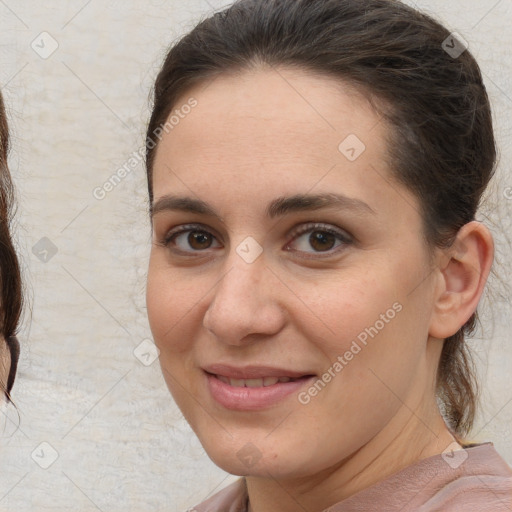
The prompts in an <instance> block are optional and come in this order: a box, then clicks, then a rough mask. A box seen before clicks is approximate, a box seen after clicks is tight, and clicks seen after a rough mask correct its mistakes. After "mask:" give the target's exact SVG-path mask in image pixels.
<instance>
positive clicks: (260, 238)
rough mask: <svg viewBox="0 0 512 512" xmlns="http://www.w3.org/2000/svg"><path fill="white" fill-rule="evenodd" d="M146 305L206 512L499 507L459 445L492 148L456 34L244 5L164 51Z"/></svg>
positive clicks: (484, 251)
mask: <svg viewBox="0 0 512 512" xmlns="http://www.w3.org/2000/svg"><path fill="white" fill-rule="evenodd" d="M147 142H148V144H147V148H148V149H147V172H148V184H149V195H150V205H151V218H152V226H153V246H152V251H151V259H150V264H149V274H148V285H147V306H148V315H149V321H150V324H151V329H152V332H153V335H154V339H155V342H156V344H157V345H158V347H159V349H160V363H161V366H162V370H163V373H164V376H165V379H166V382H167V384H168V386H169V389H170V391H171V392H172V394H173V396H174V398H175V400H176V402H177V403H178V405H179V407H180V408H181V410H182V412H183V414H184V416H185V417H186V418H187V421H188V422H189V423H190V425H191V427H192V428H193V429H194V431H195V433H196V434H197V436H198V438H199V439H200V441H201V443H202V444H203V446H204V448H205V450H206V452H207V453H208V455H209V456H210V457H211V458H212V460H213V461H214V462H215V463H216V464H217V465H218V466H220V467H221V468H223V469H224V470H226V471H228V472H230V473H233V474H236V475H243V476H244V478H242V479H240V480H239V481H237V482H236V483H235V484H233V485H231V486H229V487H228V488H226V489H224V490H223V491H221V492H220V493H219V494H217V495H216V496H214V497H212V498H210V499H209V500H208V501H206V502H204V503H203V504H202V505H199V506H197V507H196V509H195V510H197V511H209V512H212V511H223V512H224V511H235V510H236V511H251V512H266V511H274V510H280V511H303V510H308V511H322V510H326V509H328V510H329V511H332V512H334V511H340V512H341V511H344V512H345V511H355V510H385V511H390V510H397V511H398V510H402V511H404V510H422V511H423V510H424V511H426V510H443V511H445V510H452V511H454V510H462V509H464V510H465V511H469V510H471V511H472V510H475V511H476V510H479V511H480V510H509V509H510V507H512V499H511V495H512V472H511V470H510V468H509V467H508V466H507V464H506V463H505V462H504V461H503V459H502V458H501V457H500V456H499V455H498V454H497V453H496V451H495V450H494V448H493V446H492V444H491V443H486V444H481V445H471V443H470V442H469V441H468V440H467V435H468V432H469V431H470V429H471V427H472V424H473V419H474V415H475V407H476V397H477V390H476V386H475V378H474V374H473V370H472V364H471V358H470V355H469V353H468V351H467V347H466V345H465V336H466V335H467V334H468V333H470V332H471V330H472V328H473V326H474V323H475V318H476V313H475V311H476V308H477V304H478V302H479V299H480V297H481V295H482V291H483V289H484V286H485V283H486V280H487V277H488V275H489V271H490V268H491V264H492V260H493V240H492V236H491V234H490V232H489V230H488V229H487V228H486V227H485V226H484V225H483V224H481V223H480V222H477V221H476V220H475V214H476V211H477V207H478V204H479V201H480V198H481V196H482V193H483V191H484V189H485V188H486V186H487V184H488V182H489V180H490V179H491V177H492V174H493V171H494V165H495V156H496V152H495V143H494V136H493V129H492V122H491V113H490V108H489V101H488V97H487V94H486V91H485V88H484V85H483V84H482V77H481V74H480V71H479V68H478V65H477V64H476V62H475V60H474V59H473V57H472V56H471V54H470V53H469V52H468V51H467V50H466V47H465V45H464V42H462V41H460V40H458V39H457V38H455V37H454V36H453V35H451V34H450V33H449V32H448V31H447V30H446V29H445V28H444V27H442V26H441V25H440V24H439V23H437V22H436V21H434V20H433V19H431V18H430V17H428V16H425V15H423V14H420V13H419V12H417V11H415V10H413V9H412V8H410V7H407V6H405V5H403V4H402V3H400V2H397V1H393V0H316V1H314V2H313V1H311V0H241V1H239V2H237V3H235V4H234V5H233V6H231V7H230V8H228V9H226V10H225V11H223V12H222V13H219V14H216V15H214V16H212V17H210V18H208V19H206V20H204V21H203V22H201V23H200V24H199V25H198V26H197V27H196V28H195V29H194V30H192V32H190V33H189V34H188V35H186V36H185V37H184V38H183V39H182V40H181V41H179V42H178V43H177V44H176V45H175V46H174V47H173V48H171V50H170V51H169V53H168V55H167V58H166V59H165V62H164V65H163V67H162V70H161V72H160V74H159V76H158V78H157V81H156V85H155V99H154V109H153V113H152V117H151V120H150V123H149V127H148V139H147Z"/></svg>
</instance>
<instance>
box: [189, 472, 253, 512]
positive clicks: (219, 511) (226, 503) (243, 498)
mask: <svg viewBox="0 0 512 512" xmlns="http://www.w3.org/2000/svg"><path fill="white" fill-rule="evenodd" d="M187 512H247V487H246V485H245V480H244V479H243V478H241V479H239V480H237V481H236V482H234V483H232V484H231V485H228V486H227V487H226V488H224V489H222V490H221V491H219V492H218V493H217V494H214V495H213V496H212V497H211V498H208V499H207V500H206V501H203V502H202V503H201V504H200V505H196V506H195V507H194V508H192V509H189V510H188V511H187Z"/></svg>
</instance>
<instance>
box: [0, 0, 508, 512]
mask: <svg viewBox="0 0 512 512" xmlns="http://www.w3.org/2000/svg"><path fill="white" fill-rule="evenodd" d="M225 3H226V2H224V4H225ZM411 3H412V2H411ZM222 5H223V3H222V2H220V1H216V2H214V0H209V1H208V0H188V1H178V0H168V1H158V0H155V1H142V0H128V1H122V0H104V1H100V0H90V1H85V0H83V1H78V0H77V1H57V0H52V1H45V2H36V1H34V0H32V1H28V0H16V1H15V0H3V1H2V0H0V86H1V87H2V92H3V94H4V97H5V100H6V103H7V108H8V116H9V121H10V126H11V130H12V135H13V137H12V142H13V151H12V153H11V159H10V162H11V169H12V173H13V175H14V177H15V181H16V185H17V187H18V196H19V208H20V211H19V216H18V223H17V237H18V240H19V243H18V244H19V249H20V252H21V254H22V260H23V266H24V272H25V278H26V288H27V310H26V313H25V318H24V325H23V329H22V332H21V335H20V339H21V343H22V349H23V352H22V358H21V362H20V367H19V375H18V380H17V383H16V386H15V388H14V393H13V396H14V400H15V402H16V404H17V406H18V413H19V418H18V415H17V412H16V410H14V409H13V408H12V407H9V408H7V409H6V408H4V409H3V414H1V415H0V420H1V422H0V510H9V511H12V510H16V511H19V512H22V511H29V510H31V511H32V510H37V511H52V512H56V511H69V510H80V511H84V512H85V511H97V510H102V511H109V512H115V511H142V510H144V511H146V512H149V511H164V510H165V511H183V510H185V509H187V508H188V507H190V506H192V505H193V504H195V503H197V502H198V501H201V500H202V499H204V497H205V496H207V495H208V494H209V493H211V492H212V491H214V490H215V489H216V488H218V487H221V486H223V485H225V484H227V483H228V482H229V481H230V480H232V479H234V478H233V477H229V476H227V475H226V474H225V473H224V472H222V471H221V470H219V469H218V468H216V467H215V466H214V465H213V464H212V463H211V462H210V461H209V459H208V458H207V456H206V455H205V454H204V452H203V450H202V448H201V446H200V444H199V442H198V441H197V440H196V438H195V436H194V435H193V434H192V432H191V430H190V428H189V427H188V425H187V424H186V423H185V421H184V420H183V418H182V416H181V414H180V413H179V411H178V410H177V408H176V406H175V405H174V403H173V401H172V399H171V397H170V395H169V393H168V391H167V388H166V387H165V384H164V381H163V378H162V376H161V372H160V368H159V366H158V361H155V362H154V363H153V364H152V365H149V366H144V365H143V364H142V363H141V362H140V361H139V360H138V359H137V358H136V357H135V356H134V354H133V351H134V349H136V347H137V346H138V345H139V344H140V343H141V342H142V341H143V340H145V339H150V338H151V336H150V331H149V328H148V324H147V320H146V313H145V306H144V286H145V269H146V264H147V255H148V250H149V239H150V238H149V224H148V221H147V216H146V209H147V203H146V196H145V179H144V169H143V166H142V164H138V165H137V166H136V167H135V168H134V169H133V171H132V172H131V173H130V174H129V175H128V176H127V177H126V178H125V179H124V180H123V181H122V182H121V183H120V184H119V185H118V186H117V187H116V188H115V189H114V190H112V191H111V192H110V193H108V194H107V196H106V197H105V198H104V199H103V200H97V199H95V198H94V197H93V193H92V192H93V189H94V188H95V187H98V186H101V185H102V184H103V183H104V182H105V181H106V180H108V178H109V177H110V176H111V175H112V174H113V173H114V172H115V171H116V170H117V169H118V168H119V167H122V166H123V165H124V164H125V163H126V162H127V161H128V160H129V158H130V156H131V155H132V153H133V152H134V151H137V150H138V149H139V148H140V147H141V146H142V144H143V141H144V128H145V124H146V122H147V119H148V112H149V111H148V105H149V102H148V96H149V91H150V87H151V85H152V81H153V80H154V77H155V75H156V72H157V70H158V67H159V65H160V63H161V60H162V58H163V56H164V54H165V49H166V47H167V46H168V44H170V43H171V42H172V41H173V40H174V39H175V38H176V37H178V36H179V35H180V34H181V33H183V32H184V31H186V30H187V29H190V28H191V27H192V26H193V25H194V22H196V21H197V20H198V19H199V18H200V17H201V16H203V15H205V14H207V13H210V12H212V10H213V9H215V8H218V7H220V6H222ZM416 5H418V6H420V7H422V8H424V9H426V10H427V11H429V12H431V13H435V15H436V16H437V17H439V18H440V19H441V20H442V21H444V22H445V24H446V25H447V26H448V27H449V28H451V29H452V30H457V31H458V32H459V33H461V34H462V35H463V36H464V38H465V39H467V41H468V42H469V44H470V49H471V50H472V51H473V53H474V54H475V56H476V57H477V59H478V60H479V62H480V64H481V66H482V70H483V72H484V75H485V81H486V84H487V86H488V91H489V94H490V96H491V101H492V104H493V108H494V114H495V119H496V129H497V137H498V143H499V146H500V151H501V163H500V167H499V170H498V176H497V179H496V180H495V182H494V184H493V188H492V190H491V193H490V194H489V198H488V201H487V203H486V207H485V209H484V210H483V211H482V213H481V214H480V218H481V219H482V220H485V221H486V222H487V223H488V225H489V226H490V227H491V229H492V230H493V233H494V234H495V236H496V240H497V249H498V259H499V264H498V265H497V266H496V272H497V278H493V279H492V281H491V283H490V292H489V293H488V294H487V295H486V298H485V299H484V303H483V315H482V316H483V323H484V326H485V330H484V331H480V332H478V333H477V336H476V337H475V340H474V342H473V343H472V344H473V346H474V349H475V352H476V354H477V358H478V361H479V368H480V372H481V376H482V380H483V381H484V383H485V384H484V390H483V391H484V394H483V399H482V408H481V414H480V417H479V420H478V426H477V428H475V432H474V438H475V439H476V440H479V441H483V440H492V441H494V443H495V445H496V447H497V449H498V450H499V451H500V452H501V454H502V455H503V456H504V457H505V458H506V459H507V460H508V462H509V463H512V445H511V442H510V438H511V425H512V389H511V388H512V386H511V379H510V367H511V364H512V348H511V342H510V341H511V340H510V325H511V312H510V305H509V304H510V299H511V297H510V288H509V286H510V275H511V273H512V268H511V258H510V253H511V247H510V245H509V244H508V243H507V241H506V236H505V233H509V234H510V217H511V212H512V199H507V197H506V196H508V197H509V198H510V197H511V196H512V189H509V188H507V187H512V174H511V161H512V147H511V143H510V141H511V128H512V121H511V120H512V62H511V58H510V53H509V49H510V48H511V47H512V32H511V31H510V25H511V24H512V3H511V2H510V0H501V1H496V0H491V1H489V0H486V1H476V0H470V1H468V0H453V1H451V2H446V1H445V0H428V1H427V0H425V1H421V2H420V1H418V2H416ZM42 32H48V33H49V34H50V35H51V38H53V39H54V40H55V41H56V43H58V48H57V49H56V51H55V52H54V53H53V54H52V55H51V56H49V57H48V58H42V56H41V55H43V56H45V57H46V56H47V55H45V54H44V52H48V51H49V50H50V49H51V45H52V44H55V43H53V42H52V39H50V38H49V36H46V35H43V36H41V35H40V34H41V33H42ZM33 41H35V42H34V46H35V48H36V49H37V51H35V50H34V49H33V48H32V47H31V44H32V42H33ZM38 52H39V53H38ZM507 191H508V193H507ZM43 237H46V238H48V239H49V240H50V241H51V243H52V244H53V245H54V246H55V248H56V249H57V253H56V254H55V255H53V257H51V258H50V256H51V251H50V252H49V253H48V254H47V255H46V256H45V253H44V252H42V251H44V249H45V247H46V249H48V246H45V245H44V243H45V242H40V240H41V239H42V238H43ZM38 242H39V244H43V246H41V245H36V244H37V243H38ZM35 245H36V250H35V252H36V253H37V254H34V253H33V247H34V246H35ZM45 257H46V259H48V261H46V262H45V261H42V259H43V260H44V258H45ZM41 258H42V259H41ZM490 301H492V307H490V306H489V304H490V303H491V302H490ZM17 426H18V427H17ZM41 443H48V444H42V445H41ZM56 456H58V458H57V459H56V460H55V462H53V464H52V465H51V466H50V467H49V468H48V469H43V467H41V466H44V465H46V464H49V463H50V462H52V460H53V459H54V458H55V457H56Z"/></svg>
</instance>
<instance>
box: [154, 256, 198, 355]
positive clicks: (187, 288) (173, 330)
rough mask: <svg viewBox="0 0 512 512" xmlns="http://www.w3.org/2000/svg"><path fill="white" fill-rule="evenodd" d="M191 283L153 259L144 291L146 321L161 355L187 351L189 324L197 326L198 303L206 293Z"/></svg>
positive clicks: (192, 280) (194, 283)
mask: <svg viewBox="0 0 512 512" xmlns="http://www.w3.org/2000/svg"><path fill="white" fill-rule="evenodd" d="M196 281H197V280H194V279H187V278H185V277H183V276H182V277H180V273H177V272H176V271H172V270H170V269H169V268H168V267H166V266H165V265H163V264H160V263H159V262H158V261H157V258H155V257H152V259H151V261H150V265H149V271H148V280H147V287H146V305H147V312H148V320H149V324H150V327H151V331H152V333H153V338H154V340H155V343H156V344H157V346H158V348H159V349H160V351H161V352H162V353H165V352H182V351H186V350H187V349H188V348H189V347H190V343H189V340H190V328H191V327H190V326H191V325H192V324H191V322H193V323H195V324H197V322H198V320H197V319H198V316H197V315H198V314H199V308H200V303H201V299H202V298H203V297H204V294H205V293H206V291H207V289H204V287H203V286H202V284H201V283H198V282H196Z"/></svg>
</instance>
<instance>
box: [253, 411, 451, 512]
mask: <svg viewBox="0 0 512 512" xmlns="http://www.w3.org/2000/svg"><path fill="white" fill-rule="evenodd" d="M432 407H433V409H432ZM428 412H430V414H428ZM425 418H428V421H427V420H425ZM397 433H398V434H397ZM454 441H455V439H454V437H453V436H452V434H451V433H450V431H449V430H448V428H447V427H446V424H445V423H444V421H443V419H442V417H441V415H440V414H439V410H438V408H437V405H436V404H435V402H434V403H432V402H430V403H429V407H428V408H427V410H425V407H421V406H420V407H418V408H416V410H414V411H412V410H411V409H409V408H408V407H407V406H406V405H405V404H404V406H403V407H402V408H401V409H400V410H399V412H398V413H397V415H395V417H394V418H393V419H392V420H391V421H390V422H389V423H388V425H387V426H386V427H385V428H384V429H383V430H382V431H380V432H379V433H378V434H377V435H376V436H375V437H374V438H372V439H371V440H370V441H369V442H368V443H367V444H366V445H364V446H362V447H361V448H359V449H358V450H357V451H356V452H355V453H353V454H352V455H351V456H350V457H348V458H346V459H344V460H343V461H341V462H340V463H338V464H337V465H336V466H334V467H331V468H327V469H325V470H324V471H322V472H321V473H320V474H316V475H309V476H308V477H307V478H300V479H290V480H285V479H282V480H276V479H274V478H264V477H247V479H246V480H247V489H248V494H249V502H250V506H249V512H271V511H275V510H280V511H281V512H303V511H304V510H310V511H312V512H317V511H318V512H320V511H322V510H324V509H326V508H328V507H329V506H332V505H334V504H335V503H338V502H340V501H342V500H344V499H346V498H348V497H349V496H351V495H353V494H355V493H357V492H359V491H361V490H363V489H365V488H367V487H369V486H371V485H373V484H375V483H377V482H379V481H381V480H383V479H385V478H386V477H388V476H390V475H391V474H393V473H395V472H397V471H400V470H401V469H403V468H405V467H407V466H409V465H410V464H413V463H415V462H417V461H419V460H421V459H425V458H427V457H431V456H433V455H438V454H440V453H442V452H443V451H444V450H445V449H446V448H447V447H448V446H449V445H450V444H451V443H453V442H454Z"/></svg>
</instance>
